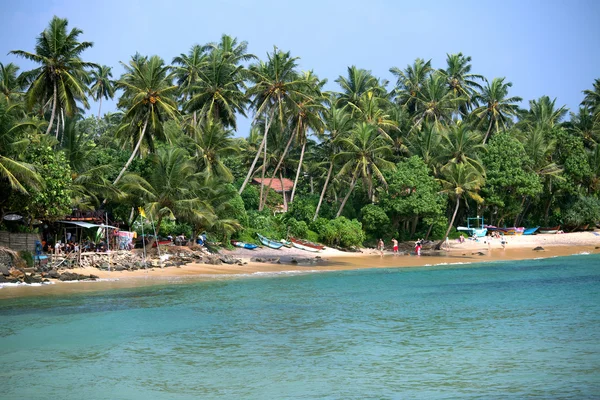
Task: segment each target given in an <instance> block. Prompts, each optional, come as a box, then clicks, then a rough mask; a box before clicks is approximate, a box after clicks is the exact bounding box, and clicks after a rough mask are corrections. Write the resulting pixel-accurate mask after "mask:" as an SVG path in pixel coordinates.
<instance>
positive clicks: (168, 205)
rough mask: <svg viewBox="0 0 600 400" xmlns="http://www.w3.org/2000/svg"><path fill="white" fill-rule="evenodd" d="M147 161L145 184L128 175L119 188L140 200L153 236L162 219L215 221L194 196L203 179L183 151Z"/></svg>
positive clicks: (159, 154) (211, 211)
mask: <svg viewBox="0 0 600 400" xmlns="http://www.w3.org/2000/svg"><path fill="white" fill-rule="evenodd" d="M150 159H151V161H152V165H153V169H152V173H151V174H150V176H149V177H148V179H147V180H144V179H143V178H141V177H140V176H139V175H136V174H133V173H128V174H127V175H125V176H124V177H123V179H122V181H121V183H120V184H119V187H120V189H121V190H123V191H124V192H127V193H132V194H134V195H137V196H139V198H141V199H143V201H144V204H145V210H146V212H148V213H150V214H151V215H152V216H153V218H155V220H156V232H157V234H158V233H160V227H161V224H162V221H163V220H164V219H165V218H168V219H175V218H181V219H184V220H186V221H189V222H192V223H194V222H197V221H202V220H214V219H215V218H216V216H215V214H214V209H213V207H212V206H211V205H210V204H208V203H207V202H206V201H204V200H200V198H199V197H198V195H197V191H198V190H199V188H200V185H199V183H200V182H201V179H203V178H202V177H201V176H200V174H199V173H198V172H197V170H196V166H195V164H194V162H193V161H192V160H191V159H190V158H189V156H188V155H187V153H186V152H185V150H183V149H178V148H172V147H170V148H161V149H159V150H158V152H157V153H156V154H153V155H152V156H151V158H150Z"/></svg>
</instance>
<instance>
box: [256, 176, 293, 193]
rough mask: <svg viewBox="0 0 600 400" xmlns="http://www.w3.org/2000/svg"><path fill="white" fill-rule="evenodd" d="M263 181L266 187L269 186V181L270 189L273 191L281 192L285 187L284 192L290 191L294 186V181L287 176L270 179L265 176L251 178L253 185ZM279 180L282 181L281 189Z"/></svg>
mask: <svg viewBox="0 0 600 400" xmlns="http://www.w3.org/2000/svg"><path fill="white" fill-rule="evenodd" d="M271 180H272V181H273V183H271ZM261 181H262V182H264V185H265V186H266V187H268V186H269V183H271V189H273V190H274V191H276V192H277V193H281V192H283V189H285V191H286V192H291V191H292V188H293V187H294V181H293V180H291V179H288V178H283V179H281V180H280V179H270V178H265V179H261V178H253V179H252V183H254V184H255V185H260V183H261ZM281 181H283V189H282V188H281Z"/></svg>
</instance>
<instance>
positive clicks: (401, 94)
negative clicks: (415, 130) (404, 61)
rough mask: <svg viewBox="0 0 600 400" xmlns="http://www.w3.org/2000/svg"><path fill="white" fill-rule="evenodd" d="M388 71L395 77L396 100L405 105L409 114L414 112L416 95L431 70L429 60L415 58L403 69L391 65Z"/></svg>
mask: <svg viewBox="0 0 600 400" xmlns="http://www.w3.org/2000/svg"><path fill="white" fill-rule="evenodd" d="M390 72H391V73H392V75H394V76H396V78H397V81H396V88H395V89H394V94H395V96H396V100H397V101H398V103H399V104H401V105H404V106H406V107H407V109H408V111H409V112H410V113H411V114H413V113H415V112H416V105H417V96H418V95H419V93H421V90H422V89H423V86H424V85H425V81H426V80H427V78H428V77H429V75H430V74H431V73H432V72H433V68H431V60H428V61H425V60H423V59H421V58H417V59H416V60H415V62H414V63H413V64H412V65H408V66H407V67H406V68H405V69H403V70H402V69H400V68H397V67H392V68H390Z"/></svg>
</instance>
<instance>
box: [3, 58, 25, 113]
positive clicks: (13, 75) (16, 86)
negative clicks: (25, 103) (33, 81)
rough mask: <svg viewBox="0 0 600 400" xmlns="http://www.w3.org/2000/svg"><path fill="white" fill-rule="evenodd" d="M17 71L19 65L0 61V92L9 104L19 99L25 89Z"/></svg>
mask: <svg viewBox="0 0 600 400" xmlns="http://www.w3.org/2000/svg"><path fill="white" fill-rule="evenodd" d="M18 72H19V67H18V66H16V65H15V64H13V63H8V64H6V65H4V64H2V63H0V94H2V95H4V97H5V98H6V99H7V100H8V102H9V104H10V103H12V102H14V101H19V100H20V98H21V96H22V94H23V90H24V89H25V86H24V85H23V81H22V80H21V79H19V77H18V75H17V73H18Z"/></svg>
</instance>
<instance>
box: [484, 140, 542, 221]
mask: <svg viewBox="0 0 600 400" xmlns="http://www.w3.org/2000/svg"><path fill="white" fill-rule="evenodd" d="M487 149H488V151H487V153H486V154H484V155H483V156H482V159H483V163H484V166H485V170H486V184H485V186H484V188H483V190H482V193H483V196H484V197H485V199H486V205H487V206H488V208H490V210H491V209H499V211H500V213H501V215H500V216H499V220H498V222H497V224H501V223H502V221H503V220H504V219H506V218H509V217H515V218H517V217H518V216H519V214H520V212H521V211H522V209H523V204H524V203H525V200H526V199H527V198H528V197H529V198H532V197H535V196H537V195H538V194H540V193H541V191H542V184H541V181H540V178H539V176H538V175H537V174H536V173H535V172H534V171H532V162H531V159H530V158H529V157H528V155H527V153H526V152H525V149H524V148H523V145H522V144H521V143H520V142H519V141H518V140H517V139H516V138H514V137H512V136H511V135H510V133H501V134H498V135H495V136H494V137H493V138H492V140H491V141H490V144H489V146H488V147H487ZM508 155H509V156H508ZM490 223H492V221H490ZM515 224H516V221H515Z"/></svg>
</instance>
